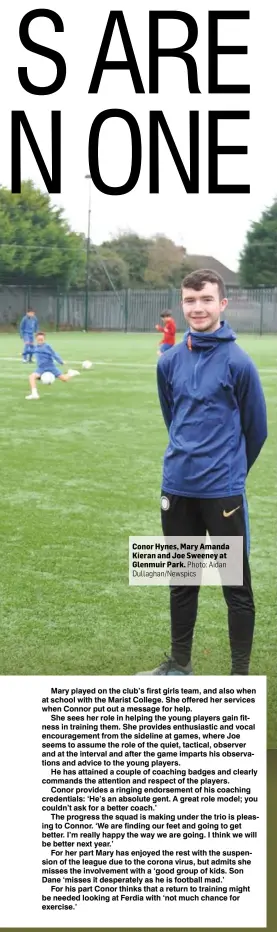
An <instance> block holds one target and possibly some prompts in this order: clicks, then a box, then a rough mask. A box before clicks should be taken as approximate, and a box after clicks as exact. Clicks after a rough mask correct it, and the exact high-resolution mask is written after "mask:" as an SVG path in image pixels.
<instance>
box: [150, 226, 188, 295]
mask: <svg viewBox="0 0 277 932" xmlns="http://www.w3.org/2000/svg"><path fill="white" fill-rule="evenodd" d="M189 271H190V269H189V268H188V265H187V263H186V250H185V249H184V247H183V246H176V243H174V242H173V240H171V239H168V238H167V237H166V236H164V235H163V234H157V235H156V236H154V237H153V239H152V242H151V244H150V246H149V248H148V263H147V267H146V269H145V276H144V278H145V283H146V285H147V286H148V287H150V288H167V287H168V286H169V285H173V286H174V287H175V288H179V286H180V282H181V279H182V278H183V277H184V275H186V274H187V272H189Z"/></svg>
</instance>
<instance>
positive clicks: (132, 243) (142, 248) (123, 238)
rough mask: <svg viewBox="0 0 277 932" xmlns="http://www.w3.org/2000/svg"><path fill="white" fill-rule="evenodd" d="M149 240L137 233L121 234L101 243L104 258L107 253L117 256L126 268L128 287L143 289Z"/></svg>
mask: <svg viewBox="0 0 277 932" xmlns="http://www.w3.org/2000/svg"><path fill="white" fill-rule="evenodd" d="M150 245H151V239H145V238H144V237H141V236H138V234H137V233H132V232H128V231H127V232H126V233H121V234H120V235H119V236H118V237H117V238H114V239H111V240H108V241H107V242H104V243H102V247H101V248H103V250H105V254H106V257H108V255H109V253H112V254H113V255H115V254H116V255H117V256H119V257H120V258H121V259H122V261H123V262H124V263H125V265H126V266H127V268H128V276H129V280H128V287H129V288H143V287H144V288H145V271H146V268H147V265H148V250H149V246H150Z"/></svg>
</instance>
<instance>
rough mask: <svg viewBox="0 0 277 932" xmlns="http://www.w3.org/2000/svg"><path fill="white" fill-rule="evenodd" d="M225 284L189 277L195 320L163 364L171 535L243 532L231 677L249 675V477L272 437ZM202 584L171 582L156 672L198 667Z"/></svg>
mask: <svg viewBox="0 0 277 932" xmlns="http://www.w3.org/2000/svg"><path fill="white" fill-rule="evenodd" d="M227 303H228V301H227V298H226V296H225V288H224V282H223V281H222V278H221V277H220V276H219V275H217V274H216V273H215V272H212V271H210V270H207V269H200V270H198V271H195V272H192V273H190V274H189V275H187V276H186V278H185V279H184V281H183V283H182V305H183V312H184V316H185V318H186V320H187V323H188V325H189V329H188V330H187V332H186V333H185V336H184V340H183V342H182V343H179V344H178V345H177V346H175V347H173V348H172V349H171V350H169V351H168V352H167V353H165V354H164V355H163V356H162V357H161V358H160V360H159V362H158V367H157V379H158V392H159V398H160V404H161V409H162V413H163V417H164V421H165V424H166V427H167V430H168V434H169V438H168V446H167V449H166V452H165V456H164V466H163V479H162V497H161V520H162V528H163V533H164V535H165V537H166V538H167V537H169V536H172V537H175V538H176V536H178V537H186V536H199V537H202V538H203V537H204V538H205V535H206V532H208V533H209V535H210V536H211V537H212V536H214V537H215V536H218V537H221V538H223V540H224V539H226V537H227V536H234V537H235V536H240V537H242V538H243V584H242V585H241V586H230V585H228V586H226V585H223V594H224V598H225V601H226V603H227V607H228V626H229V641H230V648H231V675H247V674H248V670H249V663H250V656H251V648H252V640H253V632H254V619H255V606H254V599H253V592H252V585H251V574H250V567H249V561H248V557H249V524H248V512H247V501H246V496H245V483H246V477H247V474H248V472H249V470H250V469H251V468H252V466H253V464H254V463H255V460H256V459H257V457H258V456H259V453H260V450H261V448H262V446H263V444H264V442H265V440H266V436H267V425H266V407H265V400H264V395H263V391H262V387H261V383H260V379H259V376H258V372H257V369H256V367H255V366H254V363H253V362H252V360H251V359H250V357H249V356H248V355H247V353H245V352H244V350H242V349H241V347H240V346H238V345H237V344H236V335H235V333H233V331H232V330H231V328H230V327H229V325H228V323H227V322H221V321H220V314H221V312H222V311H224V310H225V308H226V306H227ZM198 594H199V586H196V585H193V586H186V585H185V586H171V587H170V615H171V656H170V657H168V658H167V659H166V660H165V661H164V662H162V663H161V665H160V666H159V667H157V668H156V669H155V670H152V671H148V673H151V674H152V675H154V676H162V675H165V676H187V675H190V674H191V673H192V668H191V651H192V642H193V634H194V626H195V621H196V617H197V603H198Z"/></svg>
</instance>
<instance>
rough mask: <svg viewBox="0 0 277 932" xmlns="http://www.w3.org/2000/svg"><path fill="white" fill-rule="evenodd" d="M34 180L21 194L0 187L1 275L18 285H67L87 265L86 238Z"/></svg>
mask: <svg viewBox="0 0 277 932" xmlns="http://www.w3.org/2000/svg"><path fill="white" fill-rule="evenodd" d="M63 213H64V212H63V210H61V209H58V208H57V207H53V206H52V205H51V202H50V197H49V195H48V194H44V193H42V192H41V191H40V190H39V189H38V188H36V187H35V185H34V184H33V182H32V181H25V182H23V183H22V187H21V194H12V193H11V191H9V190H8V188H2V187H0V275H1V279H2V281H3V280H6V281H8V280H10V281H13V282H16V283H18V284H35V283H39V284H41V283H44V284H48V285H59V286H60V287H67V286H69V285H70V284H74V283H75V281H76V280H77V279H78V277H79V276H81V274H82V270H83V269H84V268H85V250H84V238H83V237H82V236H78V234H76V233H73V232H72V231H71V229H70V227H69V225H68V223H67V221H66V220H65V219H64V217H63Z"/></svg>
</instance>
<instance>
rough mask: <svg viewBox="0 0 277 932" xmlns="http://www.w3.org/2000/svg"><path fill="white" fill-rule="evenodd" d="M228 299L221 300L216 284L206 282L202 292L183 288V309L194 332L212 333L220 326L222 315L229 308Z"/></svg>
mask: <svg viewBox="0 0 277 932" xmlns="http://www.w3.org/2000/svg"><path fill="white" fill-rule="evenodd" d="M227 304H228V301H227V298H223V299H222V300H220V297H219V292H218V285H217V284H216V282H205V284H204V285H203V288H201V291H195V290H194V288H183V291H182V307H183V312H184V316H185V318H186V320H187V322H188V324H189V326H190V329H191V330H192V331H195V332H196V333H206V332H210V333H211V332H212V331H213V330H218V327H219V326H220V314H221V313H222V311H224V309H225V307H227Z"/></svg>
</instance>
